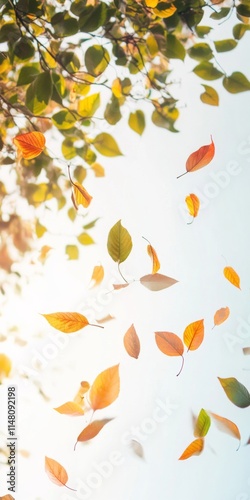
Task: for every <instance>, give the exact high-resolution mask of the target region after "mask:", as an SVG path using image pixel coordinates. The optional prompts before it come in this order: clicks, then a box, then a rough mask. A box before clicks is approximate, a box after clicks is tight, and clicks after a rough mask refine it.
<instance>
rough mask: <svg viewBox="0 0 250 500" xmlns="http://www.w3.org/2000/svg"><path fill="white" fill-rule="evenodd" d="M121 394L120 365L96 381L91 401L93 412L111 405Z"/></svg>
mask: <svg viewBox="0 0 250 500" xmlns="http://www.w3.org/2000/svg"><path fill="white" fill-rule="evenodd" d="M119 392H120V377H119V364H118V365H115V366H111V368H107V369H106V370H104V371H103V372H101V373H99V375H97V377H96V379H95V380H94V382H93V384H92V386H91V389H90V393H89V400H90V405H91V407H92V409H93V410H100V409H101V408H106V406H109V405H111V403H113V401H115V400H116V398H117V397H118V395H119Z"/></svg>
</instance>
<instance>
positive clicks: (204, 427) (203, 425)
mask: <svg viewBox="0 0 250 500" xmlns="http://www.w3.org/2000/svg"><path fill="white" fill-rule="evenodd" d="M210 425H211V419H210V416H209V415H208V413H207V412H206V411H205V410H204V409H203V408H202V409H201V411H200V413H199V415H198V417H197V420H196V423H195V428H194V436H195V437H198V438H202V437H205V436H206V435H207V433H208V431H209V428H210Z"/></svg>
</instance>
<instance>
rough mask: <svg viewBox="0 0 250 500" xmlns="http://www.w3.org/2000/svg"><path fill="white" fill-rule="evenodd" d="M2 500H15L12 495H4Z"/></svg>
mask: <svg viewBox="0 0 250 500" xmlns="http://www.w3.org/2000/svg"><path fill="white" fill-rule="evenodd" d="M0 500H15V499H14V497H13V496H12V495H4V496H3V497H0Z"/></svg>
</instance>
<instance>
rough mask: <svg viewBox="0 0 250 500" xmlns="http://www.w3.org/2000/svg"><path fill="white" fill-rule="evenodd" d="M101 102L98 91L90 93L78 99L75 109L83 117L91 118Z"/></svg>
mask: <svg viewBox="0 0 250 500" xmlns="http://www.w3.org/2000/svg"><path fill="white" fill-rule="evenodd" d="M100 104H101V101H100V93H98V94H92V95H90V96H88V97H85V99H81V100H80V101H78V108H77V111H78V113H79V115H81V116H82V117H83V118H91V117H92V116H93V115H94V114H95V112H96V110H97V109H98V108H99V106H100Z"/></svg>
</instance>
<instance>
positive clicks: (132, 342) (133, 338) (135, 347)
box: [123, 325, 140, 359]
mask: <svg viewBox="0 0 250 500" xmlns="http://www.w3.org/2000/svg"><path fill="white" fill-rule="evenodd" d="M123 343H124V347H125V349H126V351H127V353H128V355H129V356H131V357H132V358H136V359H137V358H138V357H139V354H140V340H139V337H138V335H137V333H136V331H135V327H134V325H131V326H130V327H129V329H128V330H127V331H126V333H125V335H124V337H123Z"/></svg>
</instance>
